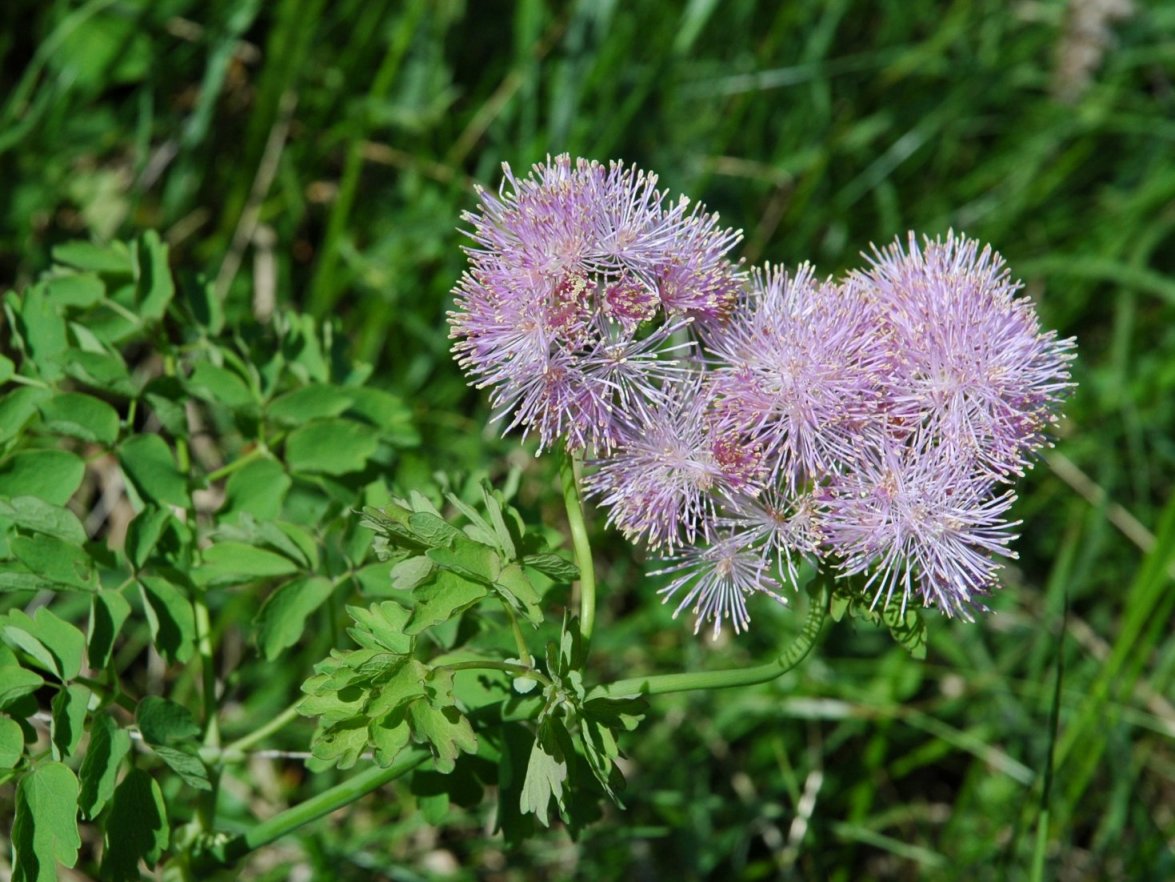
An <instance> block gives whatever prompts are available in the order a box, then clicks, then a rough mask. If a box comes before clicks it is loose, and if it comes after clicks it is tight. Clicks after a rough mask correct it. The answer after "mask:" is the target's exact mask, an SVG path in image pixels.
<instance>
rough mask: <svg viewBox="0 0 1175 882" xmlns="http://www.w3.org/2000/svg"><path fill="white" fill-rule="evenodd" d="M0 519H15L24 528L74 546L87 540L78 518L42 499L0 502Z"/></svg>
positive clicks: (30, 498)
mask: <svg viewBox="0 0 1175 882" xmlns="http://www.w3.org/2000/svg"><path fill="white" fill-rule="evenodd" d="M0 517H5V518H8V519H10V520H12V521H13V522H15V523H16V525H17V526H19V527H21V528H22V529H25V530H33V531H35V532H37V533H44V534H46V535H48V536H55V537H57V538H58V539H62V540H64V541H65V542H69V543H72V544H73V545H81V544H83V543H84V542H85V541H86V528H85V527H83V526H82V522H81V521H79V520H78V516H77V515H75V514H74V513H73V512H72V511H70V510H69V509H68V508H65V507H63V506H60V505H53V504H52V503H50V502H46V501H45V500H44V499H41V498H40V497H38V496H18V497H16V498H15V499H0Z"/></svg>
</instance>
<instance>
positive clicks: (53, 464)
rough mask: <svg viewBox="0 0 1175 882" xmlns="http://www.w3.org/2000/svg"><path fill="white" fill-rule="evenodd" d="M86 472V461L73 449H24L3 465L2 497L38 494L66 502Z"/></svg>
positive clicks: (0, 489) (1, 477) (58, 502)
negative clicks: (70, 450)
mask: <svg viewBox="0 0 1175 882" xmlns="http://www.w3.org/2000/svg"><path fill="white" fill-rule="evenodd" d="M85 472H86V465H85V463H83V462H82V461H81V460H80V459H79V458H78V457H77V456H75V455H74V454H72V453H70V452H69V451H66V450H22V451H20V452H19V453H16V454H14V455H13V457H12V458H11V459H10V460H8V462H6V463H5V464H4V465H3V466H0V496H9V497H15V496H38V497H40V498H41V499H44V500H45V501H46V502H50V503H52V504H54V505H65V503H67V502H69V500H70V497H72V496H73V494H74V493H75V492H76V491H77V489H78V487H79V486H81V483H82V476H83V475H84V474H85Z"/></svg>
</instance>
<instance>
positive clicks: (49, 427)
mask: <svg viewBox="0 0 1175 882" xmlns="http://www.w3.org/2000/svg"><path fill="white" fill-rule="evenodd" d="M41 419H42V420H44V423H45V425H44V428H45V431H47V432H50V433H54V434H58V435H68V436H70V437H71V438H80V439H81V440H82V441H93V442H96V443H98V444H104V445H106V446H107V447H109V446H111V445H113V444H114V442H115V441H117V440H118V423H119V419H118V411H116V410H115V409H114V408H113V407H111V406H110V405H109V404H107V403H106V402H105V401H103V400H102V399H100V398H95V397H94V396H93V395H84V394H82V393H81V392H62V393H60V394H58V395H54V396H53V397H52V398H50V399H49V400H48V401H44V402H42V403H41Z"/></svg>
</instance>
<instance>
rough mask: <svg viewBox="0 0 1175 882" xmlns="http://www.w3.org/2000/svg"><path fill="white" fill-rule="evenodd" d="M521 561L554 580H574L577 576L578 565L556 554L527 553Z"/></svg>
mask: <svg viewBox="0 0 1175 882" xmlns="http://www.w3.org/2000/svg"><path fill="white" fill-rule="evenodd" d="M522 563H523V564H524V565H525V566H528V567H532V568H534V569H536V570H538V571H539V572H540V573H542V574H543V575H544V576H547V577H549V578H551V579H554V580H555V581H556V582H574V581H575V580H576V579H578V578H579V567H577V566H576V565H575V564H573V563H572V562H571V561H569V560H566V559H564V558H563V557H560V556H559V555H557V554H528V555H526V556H525V557H523V558H522Z"/></svg>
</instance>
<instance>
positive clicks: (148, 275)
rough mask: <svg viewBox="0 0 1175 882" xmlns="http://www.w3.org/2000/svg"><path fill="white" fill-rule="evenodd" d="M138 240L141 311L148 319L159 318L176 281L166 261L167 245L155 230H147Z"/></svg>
mask: <svg viewBox="0 0 1175 882" xmlns="http://www.w3.org/2000/svg"><path fill="white" fill-rule="evenodd" d="M135 244H136V246H137V247H136V248H135V249H134V253H135V257H136V258H137V261H136V262H137V269H138V284H137V290H136V293H137V295H138V297H137V299H138V312H139V315H140V316H141V317H142V318H143V319H145V320H146V321H158V320H159V319H161V318H163V314H164V313H165V312H166V311H167V304H169V303H171V299H172V298H173V297H174V296H175V283H174V282H173V281H172V279H171V270H170V269H169V268H168V265H167V245H165V244H164V243H163V240H161V239H160V238H159V234H158V233H157V232H155V231H154V230H148V231H147V232H145V233H144V234H143V235H142V236H140V237H139V240H138V242H136V243H135Z"/></svg>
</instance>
